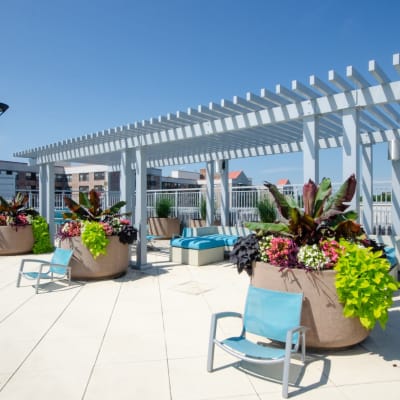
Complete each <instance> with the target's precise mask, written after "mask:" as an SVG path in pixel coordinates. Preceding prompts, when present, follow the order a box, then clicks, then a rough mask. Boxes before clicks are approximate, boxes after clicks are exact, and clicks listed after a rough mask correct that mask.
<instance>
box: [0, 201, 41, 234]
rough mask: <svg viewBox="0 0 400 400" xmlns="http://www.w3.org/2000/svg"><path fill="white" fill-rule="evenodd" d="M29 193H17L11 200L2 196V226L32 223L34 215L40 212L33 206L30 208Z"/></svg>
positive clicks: (0, 214) (0, 204) (0, 222)
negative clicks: (28, 205)
mask: <svg viewBox="0 0 400 400" xmlns="http://www.w3.org/2000/svg"><path fill="white" fill-rule="evenodd" d="M28 201H29V195H28V194H26V193H25V194H23V193H17V194H16V195H15V197H14V198H13V199H12V200H11V201H7V200H5V199H4V198H3V197H2V196H0V226H5V225H9V226H15V227H18V226H25V225H31V224H32V220H33V217H35V216H37V215H39V213H38V212H37V211H36V210H34V209H33V208H28V207H27V204H28Z"/></svg>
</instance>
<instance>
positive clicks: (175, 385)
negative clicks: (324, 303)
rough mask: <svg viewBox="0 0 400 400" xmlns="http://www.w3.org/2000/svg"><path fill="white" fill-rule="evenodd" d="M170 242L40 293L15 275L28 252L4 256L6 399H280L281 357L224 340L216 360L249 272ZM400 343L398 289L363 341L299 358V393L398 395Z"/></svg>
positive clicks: (390, 398)
mask: <svg viewBox="0 0 400 400" xmlns="http://www.w3.org/2000/svg"><path fill="white" fill-rule="evenodd" d="M159 242H161V241H159ZM157 244H159V243H157ZM160 246H161V251H149V257H148V259H149V260H150V262H151V265H149V267H148V268H146V269H144V270H142V271H137V270H134V269H130V270H129V272H128V273H127V274H126V275H125V276H124V277H122V278H119V279H116V280H110V281H98V282H91V283H87V282H86V283H85V282H82V283H77V282H74V283H73V285H71V286H70V287H68V286H64V285H62V284H61V283H53V284H48V285H47V288H46V290H43V291H42V292H41V293H40V294H38V295H35V293H34V289H33V287H32V283H31V282H29V281H26V280H25V281H23V282H22V287H20V288H16V287H15V280H16V277H17V270H18V267H19V263H20V259H21V258H22V257H21V256H8V257H5V256H3V257H0V305H1V306H0V399H7V400H11V399H17V400H20V399H28V398H34V399H41V400H47V399H52V400H53V399H58V400H63V399H66V400H74V399H85V400H91V399H96V400H103V399H113V400H114V399H118V400H120V399H133V398H134V399H140V400H143V399H155V400H164V399H173V400H178V399H179V400H180V399H182V400H192V399H202V400H206V399H207V400H209V399H224V400H227V399H235V400H256V399H258V400H259V399H269V400H274V399H281V385H280V383H276V382H274V381H273V378H274V377H276V376H279V374H280V373H279V371H280V368H281V367H272V368H271V366H269V367H268V368H265V367H257V369H256V368H255V367H251V368H252V369H251V370H250V369H248V370H247V372H246V373H244V372H243V371H242V370H241V369H240V368H239V365H238V364H237V363H236V360H235V359H233V358H231V357H230V356H228V355H227V354H224V353H223V352H222V351H220V350H219V349H216V356H215V366H216V368H217V371H215V372H213V373H211V374H210V373H208V372H207V371H206V357H207V345H208V335H209V325H210V316H211V313H213V312H217V311H223V310H236V311H242V307H243V304H244V299H245V294H246V289H247V285H248V283H249V280H248V277H247V276H246V275H245V274H242V275H238V273H237V272H236V269H235V267H233V266H232V265H231V264H230V263H229V262H228V261H227V262H224V263H219V264H213V265H209V266H203V267H191V266H187V265H176V264H172V263H171V262H169V255H168V250H167V247H166V243H161V244H160ZM29 257H31V255H30V256H29ZM33 257H35V256H33ZM36 257H37V258H45V259H47V258H50V257H49V256H45V257H43V256H36ZM222 329H223V330H224V334H229V333H230V332H232V333H233V334H235V333H236V332H237V329H238V327H237V326H235V325H234V323H233V322H232V321H225V324H224V325H222ZM399 343H400V293H397V296H396V297H395V301H394V305H393V308H392V309H391V312H390V318H389V322H388V325H387V328H386V330H385V331H382V330H381V329H380V327H376V328H375V329H374V330H373V332H372V334H371V335H370V337H369V338H368V339H367V340H365V341H364V342H363V343H362V344H360V345H358V346H355V347H354V348H352V349H348V350H343V351H330V352H322V351H320V352H315V351H308V355H307V366H306V368H305V369H304V374H302V373H301V372H300V369H298V368H296V365H297V364H294V368H292V372H293V374H292V376H291V382H292V383H293V384H294V386H293V385H292V386H290V387H289V394H290V396H291V397H293V398H299V399H322V398H323V399H324V400H330V399H332V400H349V399H378V398H383V397H384V398H385V400H397V399H399V396H400V344H399ZM241 366H242V367H245V368H247V367H248V366H246V365H245V364H242V365H241ZM249 368H250V367H249Z"/></svg>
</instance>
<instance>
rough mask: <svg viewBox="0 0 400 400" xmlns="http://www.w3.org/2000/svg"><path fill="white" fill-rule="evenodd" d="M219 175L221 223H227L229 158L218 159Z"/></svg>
mask: <svg viewBox="0 0 400 400" xmlns="http://www.w3.org/2000/svg"><path fill="white" fill-rule="evenodd" d="M218 164H219V174H220V177H221V225H222V226H228V225H229V209H230V204H229V160H222V161H218Z"/></svg>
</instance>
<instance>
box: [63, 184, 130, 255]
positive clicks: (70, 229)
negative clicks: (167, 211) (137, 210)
mask: <svg viewBox="0 0 400 400" xmlns="http://www.w3.org/2000/svg"><path fill="white" fill-rule="evenodd" d="M64 202H65V204H66V205H67V207H68V208H69V209H70V210H71V212H67V213H64V214H63V218H64V219H65V220H66V222H65V223H64V225H63V226H62V227H61V229H60V230H59V233H58V236H59V237H60V238H61V240H63V239H66V238H71V237H75V236H81V238H82V241H83V243H84V244H85V245H86V247H87V248H88V249H89V251H90V252H91V253H92V255H93V257H94V258H97V257H98V256H99V255H101V254H106V247H107V245H108V243H109V240H108V237H109V236H118V238H119V241H120V242H121V243H124V244H132V243H133V242H134V240H136V237H137V230H136V229H135V228H134V227H133V226H132V225H131V222H130V220H129V219H127V218H126V217H127V216H129V215H130V214H129V213H124V214H121V213H120V212H119V210H120V209H121V208H122V207H123V206H124V205H125V204H126V203H125V202H124V201H120V202H118V203H116V204H114V205H113V206H112V207H110V208H108V209H106V210H103V209H102V208H101V202H100V195H99V193H98V192H96V191H95V190H93V189H92V190H91V191H90V192H89V194H86V193H84V192H80V193H79V203H77V202H75V201H74V200H72V199H71V198H70V197H67V196H66V197H64Z"/></svg>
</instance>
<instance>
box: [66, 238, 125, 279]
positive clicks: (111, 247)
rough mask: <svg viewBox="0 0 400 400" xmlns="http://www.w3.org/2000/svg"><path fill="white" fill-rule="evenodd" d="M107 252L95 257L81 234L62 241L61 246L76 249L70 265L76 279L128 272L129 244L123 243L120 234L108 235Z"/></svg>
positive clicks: (72, 274)
mask: <svg viewBox="0 0 400 400" xmlns="http://www.w3.org/2000/svg"><path fill="white" fill-rule="evenodd" d="M108 239H109V240H110V243H109V244H108V246H107V254H106V255H101V256H99V257H97V258H96V259H94V258H93V256H92V254H91V253H90V251H89V250H88V249H87V247H86V246H85V245H84V244H83V243H82V240H81V238H80V236H76V237H72V238H67V239H64V240H62V241H61V247H62V248H65V249H70V248H72V249H74V254H73V256H72V259H71V262H70V266H71V267H72V270H71V277H72V279H73V280H74V279H75V280H95V279H112V278H117V277H118V276H121V275H123V274H125V273H126V270H127V269H128V266H129V261H130V260H129V246H128V245H127V244H124V243H121V242H120V241H119V238H118V236H110V237H108Z"/></svg>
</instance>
